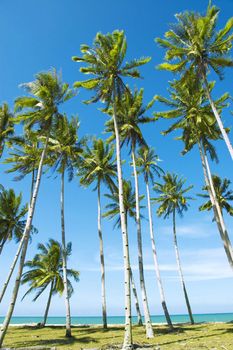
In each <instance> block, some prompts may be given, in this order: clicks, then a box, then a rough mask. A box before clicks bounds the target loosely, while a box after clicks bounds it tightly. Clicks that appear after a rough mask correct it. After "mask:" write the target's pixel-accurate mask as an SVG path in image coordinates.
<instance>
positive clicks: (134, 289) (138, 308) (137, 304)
mask: <svg viewBox="0 0 233 350" xmlns="http://www.w3.org/2000/svg"><path fill="white" fill-rule="evenodd" d="M130 280H131V285H132V291H133V295H134V299H135V308H136V312H137V318H138V325H139V326H142V325H143V323H142V314H141V311H140V306H139V301H138V293H137V289H136V286H135V283H134V278H133V273H132V270H131V269H130Z"/></svg>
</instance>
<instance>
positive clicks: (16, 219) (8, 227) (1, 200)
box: [0, 188, 28, 254]
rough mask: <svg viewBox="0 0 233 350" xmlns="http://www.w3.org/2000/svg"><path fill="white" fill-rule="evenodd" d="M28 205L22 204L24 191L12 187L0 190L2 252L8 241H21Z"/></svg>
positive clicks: (0, 242) (0, 245) (0, 247)
mask: <svg viewBox="0 0 233 350" xmlns="http://www.w3.org/2000/svg"><path fill="white" fill-rule="evenodd" d="M27 211H28V206H27V205H23V206H22V193H20V194H19V195H17V194H16V193H15V191H14V190H13V189H12V188H10V189H9V190H7V189H2V191H1V192H0V254H1V253H2V250H3V247H4V245H5V243H6V242H7V241H11V240H12V239H14V240H15V241H16V242H19V241H20V239H21V237H22V235H23V231H24V227H25V215H26V214H27Z"/></svg>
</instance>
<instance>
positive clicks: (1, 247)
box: [0, 238, 7, 255]
mask: <svg viewBox="0 0 233 350" xmlns="http://www.w3.org/2000/svg"><path fill="white" fill-rule="evenodd" d="M6 241H7V238H5V239H3V240H2V242H1V244H0V255H1V254H2V250H3V248H4V245H5V243H6Z"/></svg>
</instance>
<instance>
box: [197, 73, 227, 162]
mask: <svg viewBox="0 0 233 350" xmlns="http://www.w3.org/2000/svg"><path fill="white" fill-rule="evenodd" d="M203 80H204V85H205V91H206V94H207V97H208V99H209V102H210V105H211V108H212V111H213V113H214V116H215V119H216V121H217V123H218V126H219V129H220V131H221V134H222V137H223V139H224V141H225V143H226V146H227V148H228V151H229V153H230V155H231V158H232V160H233V148H232V145H231V142H230V139H229V137H228V135H227V132H226V130H225V129H224V126H223V123H222V120H221V117H220V115H219V113H218V111H217V108H216V107H215V104H214V101H213V100H212V97H211V94H210V90H209V85H208V81H207V79H206V76H205V75H204V74H203Z"/></svg>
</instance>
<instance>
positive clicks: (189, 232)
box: [159, 224, 216, 239]
mask: <svg viewBox="0 0 233 350" xmlns="http://www.w3.org/2000/svg"><path fill="white" fill-rule="evenodd" d="M172 230H173V228H172V225H171V226H163V227H161V228H160V230H159V231H160V232H161V233H164V234H167V235H168V234H169V235H172V232H173V231H172ZM215 231H216V229H215V226H214V225H211V224H208V225H207V224H202V225H198V224H192V225H177V227H176V233H177V235H178V236H182V237H187V238H193V239H195V238H197V239H199V238H203V237H209V236H211V235H212V234H213V232H215Z"/></svg>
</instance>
